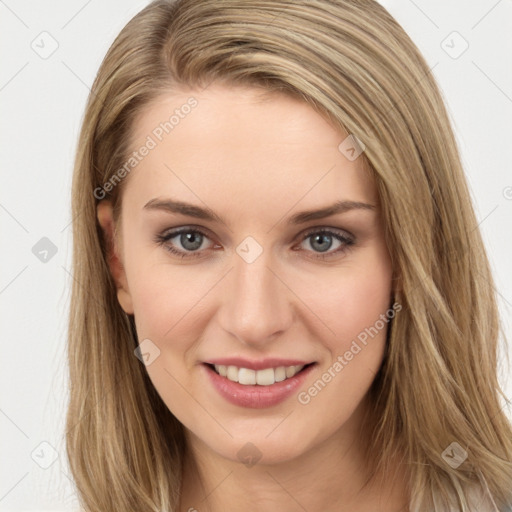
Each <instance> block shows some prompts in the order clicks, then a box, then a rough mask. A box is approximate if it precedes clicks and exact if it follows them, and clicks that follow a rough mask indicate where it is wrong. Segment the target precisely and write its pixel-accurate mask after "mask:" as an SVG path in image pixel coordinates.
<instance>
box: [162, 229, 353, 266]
mask: <svg viewBox="0 0 512 512" xmlns="http://www.w3.org/2000/svg"><path fill="white" fill-rule="evenodd" d="M183 233H193V234H199V235H201V236H203V237H205V238H209V237H208V235H207V234H206V233H204V232H203V231H201V230H199V229H195V228H191V227H183V228H179V229H176V230H174V231H170V232H167V233H166V232H164V233H162V234H159V235H157V236H156V237H155V242H156V243H157V244H158V245H161V246H164V248H165V249H166V250H167V251H169V252H170V253H172V254H174V255H175V256H178V257H179V258H197V257H200V256H202V252H203V251H193V252H190V251H189V252H184V251H179V250H177V249H175V248H174V247H172V246H171V245H168V244H167V242H169V240H171V239H173V238H175V237H176V236H178V235H181V234H183ZM312 235H329V236H332V237H334V238H336V239H337V240H338V241H340V242H342V243H343V245H342V246H341V247H339V248H338V249H336V250H335V251H332V252H328V253H316V255H315V256H313V259H319V260H326V259H329V258H331V257H334V256H335V255H337V254H340V253H341V254H343V253H345V252H348V250H349V249H350V248H351V246H352V245H354V243H355V240H354V239H353V238H350V237H348V236H345V235H342V234H340V233H337V232H335V231H332V230H330V229H326V228H315V229H313V230H310V231H308V232H307V233H305V234H304V236H303V237H302V239H301V240H300V243H302V242H304V241H305V240H307V239H308V238H310V237H311V236H312ZM308 252H311V251H308Z"/></svg>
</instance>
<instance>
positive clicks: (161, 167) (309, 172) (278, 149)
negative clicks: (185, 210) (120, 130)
mask: <svg viewBox="0 0 512 512" xmlns="http://www.w3.org/2000/svg"><path fill="white" fill-rule="evenodd" d="M347 136H348V134H347V133H344V132H343V131H341V130H340V129H337V128H335V127H334V126H333V125H332V124H330V123H329V122H328V121H327V120H326V119H325V118H324V117H323V116H321V115H320V114H319V113H318V112H317V111H315V110H314V109H313V108H312V107H311V106H310V105H308V104H307V103H306V102H303V101H300V100H298V99H295V98H292V97H290V96H287V95H284V94H280V93H270V94H269V93H268V91H265V90H262V89H259V88H258V89H256V88H252V87H241V86H228V85H221V84H211V85H210V86H209V87H207V88H206V89H205V90H202V91H201V90H198V89H196V90H194V89H190V90H176V91H172V92H169V93H166V94H163V95H161V96H160V97H159V98H157V100H155V101H153V102H152V103H151V104H150V105H148V106H147V107H146V108H145V109H144V110H143V111H142V112H141V113H140V114H139V116H138V117H137V118H136V119H135V121H134V124H133V127H132V137H131V141H132V144H131V146H132V149H133V150H134V151H137V150H138V149H139V148H141V147H143V146H144V145H146V146H151V149H150V150H149V151H145V153H146V155H145V156H144V157H143V158H142V159H141V160H140V161H139V162H138V163H137V165H136V168H134V171H133V172H131V173H130V176H129V180H128V181H129V182H131V185H129V187H128V188H131V189H132V191H133V190H134V189H136V191H137V195H139V196H140V195H144V197H147V200H149V199H151V198H153V197H156V196H157V195H162V194H165V193H168V194H169V195H172V196H176V195H182V196H183V195H185V196H187V197H188V198H189V199H194V195H195V196H196V197H195V200H196V202H197V199H200V198H201V197H211V196H212V195H213V196H215V197H217V198H219V200H220V202H222V201H223V200H224V199H226V198H228V197H229V199H230V204H234V203H236V202H237V201H239V202H240V206H243V204H246V206H249V203H248V200H249V199H251V201H249V202H250V203H251V206H252V207H253V208H257V207H258V206H259V208H262V207H266V206H268V205H271V204H275V203H276V201H277V203H278V204H288V205H289V206H291V204H292V202H297V201H299V200H301V198H304V201H306V200H307V202H309V203H311V204H313V203H315V204H316V203H319V202H323V203H325V202H328V201H330V200H337V199H340V198H341V199H351V200H365V201H372V202H374V203H376V201H377V198H376V195H375V194H376V192H375V188H374V186H373V183H372V180H371V178H370V175H369V173H368V171H367V169H366V167H365V166H364V163H363V159H362V158H358V159H356V160H354V161H351V160H349V159H347V157H346V156H345V154H343V152H342V151H340V149H339V148H338V146H339V145H340V143H342V141H343V140H344V139H345V138H346V137H347ZM149 196H151V197H149ZM303 206H309V204H303Z"/></svg>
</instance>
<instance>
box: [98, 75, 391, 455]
mask: <svg viewBox="0 0 512 512" xmlns="http://www.w3.org/2000/svg"><path fill="white" fill-rule="evenodd" d="M190 98H194V99H193V100H191V99H190ZM187 104H188V105H189V106H190V108H186V107H184V106H185V105H187ZM192 105H193V106H192ZM173 112H175V113H176V116H175V119H174V120H171V122H172V123H173V126H172V128H171V129H170V128H169V126H170V125H165V121H168V120H169V117H170V115H172V113H173ZM161 123H164V124H161ZM162 126H163V127H164V128H162ZM165 128H167V131H168V132H166V130H165ZM133 134H134V137H133V150H134V151H137V150H139V149H140V148H141V147H142V146H143V145H146V147H149V146H151V148H150V149H149V150H148V151H143V150H142V151H139V156H140V155H141V154H142V153H147V154H145V156H141V158H140V161H137V164H136V166H134V168H133V170H132V171H131V172H130V174H129V176H128V177H127V178H125V180H126V182H125V183H124V184H123V195H122V209H121V224H120V226H119V233H118V234H119V238H118V239H117V247H116V251H117V254H118V255H119V261H118V260H115V259H114V260H113V264H112V271H113V273H114V276H115V279H116V281H117V283H118V298H119V302H120V304H121V306H122V307H123V309H124V310H125V311H126V312H127V313H129V314H133V315H134V316H135V322H136V326H137V333H138V337H139V342H140V343H141V349H142V352H143V353H145V354H146V356H145V357H146V359H145V364H146V365H147V366H146V367H145V369H146V371H147V372H148V374H149V377H150V379H151V381H152V382H153V384H154V386H155V388H156V390H157V391H158V393H159V394H160V396H161V398H162V399H163V401H164V402H165V403H166V405H167V406H168V408H169V409H170V410H171V411H172V413H173V414H174V415H175V416H176V417H177V418H178V419H179V421H180V422H181V423H182V424H183V425H184V426H185V427H186V431H187V432H188V435H189V436H191V438H193V439H196V440H197V442H198V443H201V444H202V446H204V447H205V448H207V449H210V450H212V451H213V452H215V453H216V454H218V455H220V456H222V457H224V458H227V459H231V460H233V461H236V460H242V458H243V457H244V456H245V455H249V456H250V455H255V454H257V456H258V457H261V462H262V463H265V462H267V463H276V462H279V461H287V460H291V459H293V458H294V457H297V456H299V455H301V454H304V453H306V452H308V450H311V449H313V448H315V447H317V446H319V445H320V444H322V443H324V442H325V441H327V440H329V439H331V438H333V437H334V436H337V435H341V433H343V431H344V429H347V428H348V425H349V424H350V422H351V421H353V418H354V417H355V415H356V411H358V410H360V406H361V404H362V403H363V398H364V397H365V395H366V393H367V391H368V388H369V386H370V385H371V383H372V381H373V379H374V376H375V374H376V372H377V371H378V369H379V367H380V365H381V362H382V358H383V354H384V348H385V342H386V330H387V326H388V316H387V313H386V312H387V311H388V310H389V308H390V305H391V296H392V289H391V275H392V269H391V263H390V257H389V253H388V250H387V247H386V243H385V240H384V228H383V225H382V222H381V218H380V214H379V204H378V196H377V193H376V188H375V186H374V183H373V182H372V180H371V178H370V175H369V173H368V172H367V171H366V170H365V168H364V165H363V159H362V158H355V159H354V158H353V155H352V152H350V151H348V152H347V151H342V150H340V149H338V146H339V145H340V143H341V142H342V141H343V140H344V139H345V138H346V137H347V135H348V134H346V133H342V132H341V131H339V130H336V129H335V128H334V127H333V126H331V125H330V124H329V123H328V122H327V121H326V120H325V119H324V118H323V117H322V116H320V115H319V114H318V113H317V112H316V111H315V110H313V109H312V108H311V107H310V106H308V105H307V104H306V103H303V102H301V101H299V100H296V99H292V98H290V97H287V96H284V95H278V94H273V95H267V96H266V97H263V96H261V92H259V91H258V90H257V89H254V88H241V87H231V86H230V87H228V86H223V85H220V84H217V85H215V84H213V85H210V86H209V87H208V88H207V89H205V90H204V91H202V92H200V91H197V90H190V91H181V92H173V93H172V94H171V93H169V94H168V95H166V96H162V97H161V98H160V99H159V100H158V101H155V102H154V103H153V104H151V105H150V106H149V107H148V108H147V109H146V110H145V111H144V112H143V114H142V115H140V116H139V118H138V119H137V120H136V122H135V126H134V131H133ZM148 137H149V138H148ZM150 139H151V140H152V141H153V143H151V142H150ZM343 147H345V146H343ZM348 156H350V157H352V158H348ZM335 205H338V208H337V210H336V209H334V210H336V211H334V210H333V211H330V212H329V211H328V212H323V213H313V212H317V211H322V210H325V209H330V208H331V207H333V206H335ZM98 217H99V219H100V223H101V224H102V226H103V227H104V228H105V229H106V230H108V229H109V226H111V210H110V206H109V204H108V203H106V202H103V203H100V206H99V209H98ZM116 262H117V263H116ZM121 263H122V264H121ZM215 365H217V366H216V367H215ZM295 372H297V373H295ZM283 379H284V380H283ZM236 380H238V381H239V382H235V381H236ZM247 443H251V445H248V444H247ZM241 449H242V451H240V450H241ZM244 450H245V451H248V452H249V453H248V454H245V452H244ZM251 450H252V451H253V452H254V453H250V452H251ZM244 454H245V455H244Z"/></svg>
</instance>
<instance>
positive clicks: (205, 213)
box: [143, 198, 376, 225]
mask: <svg viewBox="0 0 512 512" xmlns="http://www.w3.org/2000/svg"><path fill="white" fill-rule="evenodd" d="M375 208H376V207H375V205H373V204H369V203H363V202H360V201H348V200H344V201H336V202H335V203H334V204H332V205H329V206H325V207H324V208H320V209H317V210H306V211H303V212H300V213H296V214H294V215H292V216H291V217H290V218H289V219H288V224H290V225H298V224H304V223H306V222H308V221H311V220H319V219H324V218H325V217H330V216H331V215H336V214H341V213H345V212H348V211H351V210H373V211H375ZM143 209H145V210H164V211H166V212H169V213H176V214H181V215H186V216H188V217H196V218H198V219H202V220H209V221H212V222H220V223H222V224H225V225H227V224H226V223H225V222H224V220H223V219H222V217H220V216H219V215H217V214H216V213H215V212H214V211H213V210H211V209H210V208H208V207H206V208H202V207H200V206H196V205H193V204H190V203H185V202H183V201H176V200H174V199H159V198H155V199H151V200H150V201H148V202H147V203H146V204H145V205H144V207H143Z"/></svg>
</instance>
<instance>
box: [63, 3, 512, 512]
mask: <svg viewBox="0 0 512 512" xmlns="http://www.w3.org/2000/svg"><path fill="white" fill-rule="evenodd" d="M431 71H432V70H431V69H429V66H428V65H427V64H426V62H425V60H424V58H423V57H422V55H421V54H420V52H419V50H418V49H417V47H416V46H415V44H414V43H413V42H412V41H411V39H410V38H409V36H408V35H407V34H406V33H405V31H404V30H403V29H402V28H401V26H400V25H399V24H398V23H397V22H396V21H395V20H394V19H393V17H392V16H391V15H390V14H389V13H388V12H387V11H386V10H385V9H384V8H383V7H382V6H380V5H379V4H378V3H376V2H375V1H373V0H337V1H336V0H308V1H305V0H301V1H297V0H244V1H242V0H183V1H181V0H178V1H172V0H169V1H167V0H158V1H155V2H152V3H151V4H149V5H148V6H147V7H145V8H144V9H143V10H142V11H141V12H139V13H138V14H137V15H136V16H135V17H134V18H133V19H131V20H130V21H129V23H128V24H127V25H126V26H125V27H124V28H123V29H122V31H121V32H120V34H119V35H118V37H117V38H116V39H115V41H114V43H113V44H112V46H111V47H110V49H109V51H108V53H107V55H106V56H105V58H104V60H103V62H102V64H101V67H100V69H99V71H98V74H97V76H96V79H95V81H94V84H93V86H92V89H91V94H90V95H89V98H88V103H87V106H86V110H85V115H84V119H83V124H82V128H81V132H80V137H79V142H78V147H77V154H76V160H75V167H74V176H73V188H72V217H73V277H74V279H73V282H72V296H71V304H70V323H69V344H68V360H69V371H70V399H69V404H68V412H67V419H66V447H67V453H68V460H69V463H70V468H71V471H72V474H73V477H74V480H75V482H76V486H77V490H78V494H79V498H80V501H81V504H82V506H83V507H84V508H85V509H86V510H88V511H111V510H151V511H155V512H156V511H159V512H161V511H176V510H177V507H178V503H179V493H180V485H181V471H182V464H183V460H184V454H185V453H186V451H185V450H186V446H185V437H184V431H183V426H182V425H181V423H180V422H179V421H178V420H177V419H176V418H175V417H174V415H173V414H172V413H171V412H170V411H169V410H168V408H167V407H166V405H165V404H164V403H163V401H162V399H161V398H160V396H159V395H158V393H157V392H156V390H155V388H154V386H153V385H152V383H151V381H150V380H149V377H148V375H147V372H146V369H145V367H144V365H143V364H141V363H140V361H139V360H138V359H137V358H136V357H134V349H135V348H136V347H137V346H138V341H137V335H136V331H135V324H134V319H133V316H132V315H127V314H126V313H125V312H124V311H123V310H122V308H121V307H120V305H119V303H118V301H117V297H116V286H115V283H114V280H113V278H112V275H111V273H110V270H109V264H108V263H109V262H108V258H109V251H110V249H111V245H110V242H109V241H108V240H107V239H106V238H105V237H104V235H103V232H102V230H101V228H100V226H99V224H98V221H97V218H96V207H97V204H98V198H97V195H98V194H97V193H96V191H97V190H98V189H99V188H101V187H102V186H103V184H105V183H107V182H108V181H109V180H111V179H112V178H113V177H114V175H115V174H116V172H118V171H119V169H120V168H122V166H123V164H124V163H125V162H126V160H127V158H129V155H130V151H133V148H130V144H131V134H132V128H133V125H134V122H135V121H134V120H135V118H136V116H138V115H139V114H140V113H143V112H144V110H145V109H146V108H147V107H148V105H149V104H150V103H151V101H153V100H154V99H156V98H157V97H158V96H159V95H161V94H165V93H169V92H170V91H172V90H173V89H175V88H179V87H185V88H190V89H193V88H200V87H206V86H207V85H208V84H210V83H213V82H222V83H225V84H227V85H228V86H233V87H236V86H250V87H259V88H262V89H263V90H265V91H268V92H269V93H273V92H275V93H281V94H287V95H290V96H292V97H294V98H298V99H300V100H301V101H304V102H307V103H308V104H309V105H311V106H312V107H313V108H314V109H315V110H316V111H317V112H319V113H320V114H321V115H323V116H324V117H325V118H326V119H328V120H329V121H330V122H332V123H333V125H334V126H336V127H337V128H339V129H340V130H341V131H344V132H346V133H348V134H354V135H355V136H356V137H357V139H359V141H361V142H362V143H363V144H364V146H365V150H364V152H363V154H362V158H363V159H364V160H363V161H364V162H365V165H367V166H368V168H369V169H370V170H371V173H372V175H373V177H374V180H375V183H376V187H377V191H378V195H379V200H380V203H381V211H382V216H383V221H384V225H385V237H386V243H387V245H388V248H389V252H390V255H391V259H392V263H393V272H394V278H393V279H394V281H393V283H394V285H395V288H394V300H395V301H396V302H397V303H399V304H401V306H402V310H401V311H400V314H398V315H396V317H395V318H394V319H393V321H392V324H391V326H390V330H389V332H388V339H387V344H386V353H385V356H384V360H383V364H382V366H381V368H380V371H379V372H378V374H377V376H376V378H375V380H374V382H373V384H372V386H371V388H370V391H369V393H368V399H369V400H370V401H371V404H372V406H371V407H370V408H369V412H368V414H369V417H368V420H367V421H368V424H369V425H371V434H370V436H369V438H368V452H367V453H368V455H367V457H366V463H367V464H368V467H371V468H373V469H372V471H375V472H378V471H386V470H387V469H388V468H389V467H390V461H391V460H392V458H393V457H394V456H396V455H399V456H400V457H401V460H402V461H403V463H404V464H406V465H407V468H408V475H409V476H408V481H407V483H406V484H407V487H408V490H409V492H410V495H411V499H413V500H414V502H415V503H417V506H418V510H421V511H424V510H437V511H440V510H443V511H444V510H446V509H447V508H448V505H450V504H451V506H454V503H455V506H456V510H459V511H462V512H464V511H468V510H469V509H470V508H469V507H470V501H469V498H468V496H469V490H470V489H471V488H473V487H474V486H477V487H478V488H479V489H483V491H484V492H485V495H486V496H487V497H488V498H489V499H490V501H491V502H492V503H493V504H494V505H495V506H496V507H502V506H504V505H505V504H506V503H509V502H511V501H512V490H511V488H512V486H511V482H512V464H511V460H512V427H511V423H510V421H509V420H508V418H507V416H506V415H505V413H504V412H503V410H502V407H503V405H502V404H501V403H500V401H501V400H502V399H505V400H506V397H505V395H504V393H503V391H502V390H501V389H500V384H499V382H498V378H497V359H498V349H499V345H498V342H499V339H500V334H503V332H502V328H501V325H500V320H499V316H498V309H497V304H496V298H495V293H494V289H493V277H492V275H491V271H490V266H489V262H488V259H487V256H486V253H485V249H484V245H483V242H482V238H481V234H480V232H479V229H478V222H477V220H476V217H475V213H474V210H473V206H472V202H471V197H470V194H469V191H468V188H467V184H466V181H465V177H464V172H463V168H462V164H461V159H460V156H459V153H458V149H457V145H456V141H455V138H454V135H453V132H452V129H451V125H450V121H449V117H448V114H447V111H446V108H445V105H444V103H443V99H442V95H441V93H440V91H439V88H438V86H437V84H436V81H435V79H434V77H433V76H432V73H431ZM192 115H193V114H192ZM127 179H128V178H125V179H124V180H123V181H122V182H121V183H119V185H118V186H115V187H113V188H112V187H111V188H112V190H110V191H109V192H108V193H107V194H105V198H106V199H109V200H110V201H112V203H113V205H114V208H115V212H117V213H116V216H117V217H116V218H118V217H119V206H120V204H121V199H122V190H123V187H124V186H125V182H126V181H127ZM453 442H456V443H458V444H459V445H460V447H462V448H463V449H464V450H466V451H467V453H468V457H467V459H466V460H465V461H464V462H463V463H462V464H461V465H460V466H459V467H457V468H452V467H451V466H450V465H449V464H447V462H445V460H444V458H443V455H442V454H443V451H444V450H445V449H446V448H447V447H449V446H450V445H451V443H453ZM454 500H455V501H454Z"/></svg>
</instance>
